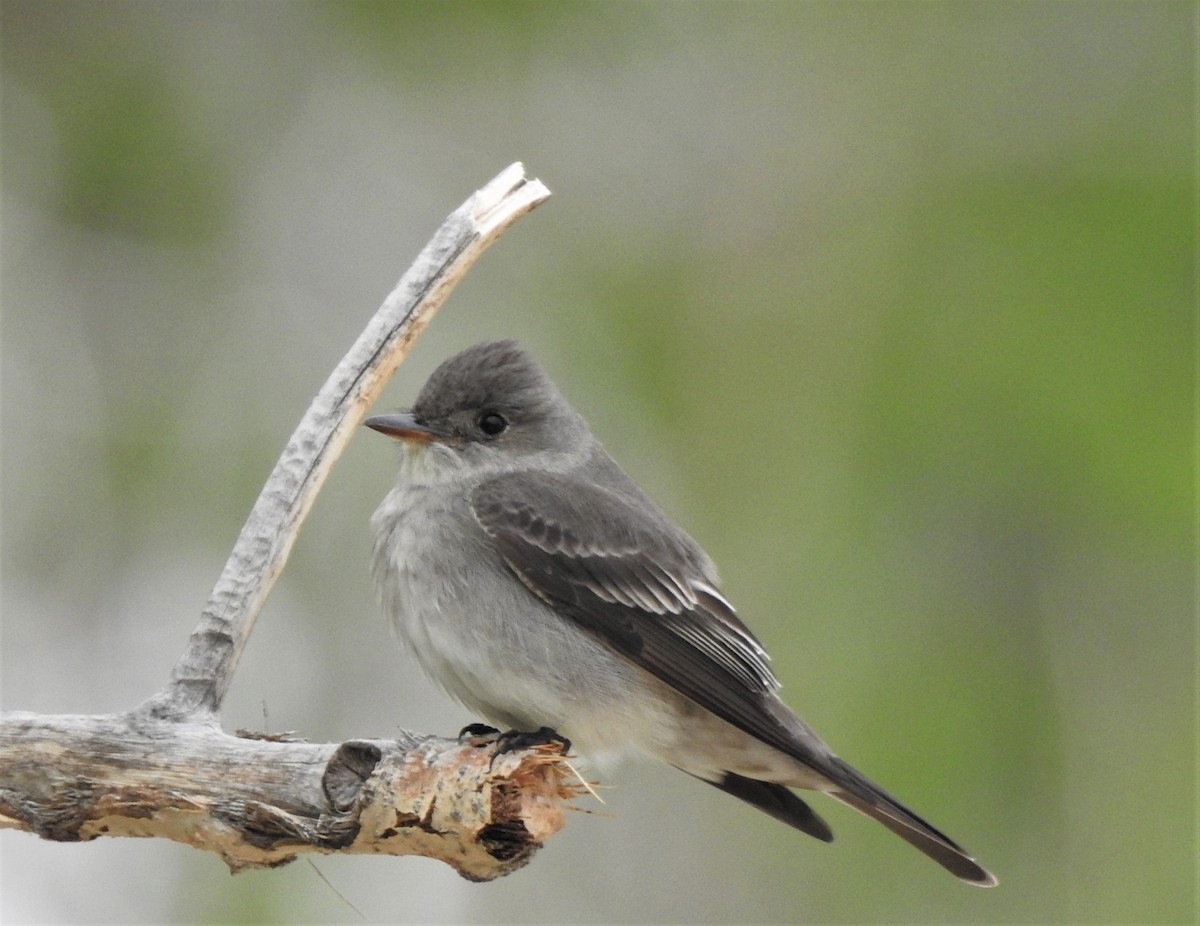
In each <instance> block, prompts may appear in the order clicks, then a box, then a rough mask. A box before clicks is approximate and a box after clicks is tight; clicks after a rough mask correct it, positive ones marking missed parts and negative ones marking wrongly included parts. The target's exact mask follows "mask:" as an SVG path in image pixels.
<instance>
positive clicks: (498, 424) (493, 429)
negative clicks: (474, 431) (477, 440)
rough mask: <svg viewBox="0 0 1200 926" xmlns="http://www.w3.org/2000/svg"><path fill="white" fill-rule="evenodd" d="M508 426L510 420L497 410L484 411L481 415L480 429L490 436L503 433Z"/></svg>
mask: <svg viewBox="0 0 1200 926" xmlns="http://www.w3.org/2000/svg"><path fill="white" fill-rule="evenodd" d="M507 427H508V422H507V421H506V420H505V419H504V416H503V415H501V414H498V413H497V412H484V413H483V414H482V415H480V416H479V430H481V431H482V432H483V433H484V434H486V435H487V436H488V437H495V436H496V435H498V434H503V433H504V430H505V429H506V428H507Z"/></svg>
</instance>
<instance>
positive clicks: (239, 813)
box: [0, 712, 574, 881]
mask: <svg viewBox="0 0 1200 926" xmlns="http://www.w3.org/2000/svg"><path fill="white" fill-rule="evenodd" d="M0 770H3V774H2V775H0V828H12V829H22V830H26V831H28V832H31V833H36V834H37V835H39V836H42V837H43V838H45V839H54V840H58V841H61V842H76V841H86V840H90V839H95V838H96V837H97V836H157V837H163V838H166V839H173V840H175V841H177V842H184V843H187V844H189V845H192V846H195V847H197V848H200V849H205V850H207V851H210V852H215V853H217V854H218V855H220V856H221V858H222V859H224V861H225V862H226V864H228V865H229V867H230V868H231V869H232V870H233V871H235V872H236V871H241V870H244V869H246V868H268V867H275V866H278V865H283V864H286V863H287V862H290V861H292V860H293V859H295V858H296V856H297V855H298V854H300V853H303V852H324V853H328V852H357V853H373V854H386V855H423V856H427V857H430V858H439V859H441V860H442V861H445V862H447V863H449V864H450V865H452V866H453V867H454V868H455V869H456V870H457V871H458V872H459V873H460V874H461V875H463V876H464V877H466V878H469V879H471V880H474V881H487V880H491V879H492V878H497V877H500V876H501V875H505V874H508V873H509V872H511V871H513V870H515V869H517V868H520V867H521V866H522V865H524V864H525V863H526V862H527V861H528V860H529V859H530V857H531V856H532V855H533V853H534V852H535V851H536V850H537V849H538V848H539V847H540V846H541V844H542V842H543V841H544V840H546V839H547V838H549V837H550V836H551V835H553V834H554V833H555V832H557V831H558V830H559V829H560V828H561V827H562V825H563V811H562V804H561V801H560V799H561V798H563V797H569V796H571V795H572V794H573V793H574V792H573V789H571V788H570V787H568V786H566V785H564V777H563V776H564V774H565V773H564V771H563V767H562V765H561V756H560V755H558V754H556V753H555V752H554V751H552V747H551V746H545V747H539V749H536V750H522V751H516V752H511V753H504V754H500V755H497V752H496V744H495V739H494V738H490V739H489V738H483V739H475V740H468V741H465V742H461V743H460V742H458V741H456V740H446V739H439V738H436V737H428V736H416V735H410V736H408V737H407V738H406V739H403V740H400V741H393V740H350V741H348V742H345V743H342V744H340V745H338V744H329V743H321V744H314V743H305V742H295V741H286V740H277V739H255V738H245V737H238V736H230V735H228V734H226V733H223V732H222V731H221V730H219V729H218V728H217V727H215V726H213V725H209V724H200V723H195V722H190V721H189V722H182V723H181V722H176V721H166V720H158V719H154V718H147V717H145V715H139V714H107V715H92V716H74V715H65V716H47V715H38V714H27V713H21V712H10V713H7V714H5V715H4V716H3V717H2V718H0Z"/></svg>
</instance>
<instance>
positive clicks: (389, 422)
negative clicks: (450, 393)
mask: <svg viewBox="0 0 1200 926" xmlns="http://www.w3.org/2000/svg"><path fill="white" fill-rule="evenodd" d="M363 424H365V425H366V426H367V427H368V428H372V429H373V430H376V431H378V432H379V433H380V434H386V435H387V436H388V437H394V438H396V439H397V440H412V441H432V440H437V441H440V440H446V439H448V438H450V437H452V436H453V435H451V434H450V432H449V431H446V430H444V429H442V428H435V427H432V426H431V425H428V424H425V423H423V422H420V421H417V419H416V418H414V417H413V416H412V415H410V414H408V413H403V414H399V415H376V416H375V417H373V418H368V419H367V420H366V421H364V422H363Z"/></svg>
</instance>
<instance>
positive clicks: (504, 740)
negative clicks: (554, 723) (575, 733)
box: [496, 727, 571, 756]
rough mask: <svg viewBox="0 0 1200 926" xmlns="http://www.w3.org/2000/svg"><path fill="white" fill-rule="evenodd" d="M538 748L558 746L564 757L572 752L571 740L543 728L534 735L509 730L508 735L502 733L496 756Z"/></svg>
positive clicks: (547, 728)
mask: <svg viewBox="0 0 1200 926" xmlns="http://www.w3.org/2000/svg"><path fill="white" fill-rule="evenodd" d="M538 746H557V747H558V748H559V750H560V751H561V752H562V754H563V755H564V756H565V755H566V754H567V753H568V752H570V751H571V741H570V740H569V739H567V738H566V737H565V736H562V735H560V734H559V733H558V731H557V730H552V729H550V728H549V727H542V728H541V729H539V730H537V731H535V732H533V733H529V732H525V731H522V730H509V731H508V732H507V733H501V734H500V738H499V740H498V744H497V747H496V755H498V756H502V755H504V754H505V753H506V752H515V751H516V750H518V749H534V748H536V747H538Z"/></svg>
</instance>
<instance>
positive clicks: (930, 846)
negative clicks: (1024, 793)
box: [752, 756, 999, 887]
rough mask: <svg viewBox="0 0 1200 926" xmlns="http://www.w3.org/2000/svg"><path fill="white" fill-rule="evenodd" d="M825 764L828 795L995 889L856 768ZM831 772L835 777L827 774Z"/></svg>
mask: <svg viewBox="0 0 1200 926" xmlns="http://www.w3.org/2000/svg"><path fill="white" fill-rule="evenodd" d="M828 764H829V766H830V767H829V768H823V769H821V772H822V774H825V775H828V776H829V778H830V780H831V781H832V782H833V783H834V785H836V788H835V789H834V790H831V791H829V794H830V795H831V796H833V797H836V798H837V799H838V800H839V801H841V802H842V803H843V804H846V805H848V806H850V807H853V808H854V809H855V810H857V811H859V812H860V813H864V814H866V815H867V816H868V817H870V818H871V819H872V820H877V821H879V822H880V823H882V824H883V825H884V826H886V827H887V828H888V829H889V830H891V831H892V832H893V833H895V834H896V835H897V836H899V837H900V838H901V839H903V840H904V841H905V842H907V843H909V844H910V845H912V846H915V847H916V848H917V849H920V850H921V851H922V852H924V853H925V854H926V855H928V856H929V857H930V858H931V859H933V860H934V861H935V862H937V863H938V864H939V865H941V866H942V867H943V868H945V869H946V870H947V871H949V872H950V873H951V874H953V875H956V876H957V877H959V878H962V880H964V881H967V882H969V883H970V884H975V885H977V886H979V887H995V886H996V885H997V884H998V883H999V882H998V881H997V880H996V878H995V876H994V875H993V874H992V873H991V872H989V871H987V870H986V869H985V868H983V867H982V866H981V865H980V864H979V863H978V862H976V861H975V859H973V858H972V857H971V856H970V855H969V854H968V853H967V851H966V850H965V849H964V848H963V847H962V846H960V845H959V844H958V843H956V842H955V841H954V840H953V839H951V838H950V837H949V836H947V835H946V834H945V833H942V832H941V831H939V830H937V829H936V828H935V827H933V826H932V825H930V824H929V823H927V822H926V821H925V820H922V819H921V818H920V817H918V816H917V815H916V814H915V813H913V812H912V811H911V810H909V809H908V808H907V807H905V806H904V805H903V804H901V803H900V802H899V801H898V800H896V799H895V798H894V797H892V796H891V795H890V794H888V793H887V792H886V791H884V790H883V788H881V787H879V785H877V784H875V782H873V781H871V779H870V778H868V777H867V776H866V775H864V774H862V772H860V771H858V769H856V768H854V767H853V766H851V765H847V764H846V763H845V762H843V761H842V760H841V759H839V758H837V757H836V756H835V757H831V759H830V760H829V763H828ZM831 771H833V772H835V774H829V773H830V772H831ZM838 773H840V774H838ZM756 783H757V782H756ZM752 803H753V802H752ZM768 812H769V811H768Z"/></svg>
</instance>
